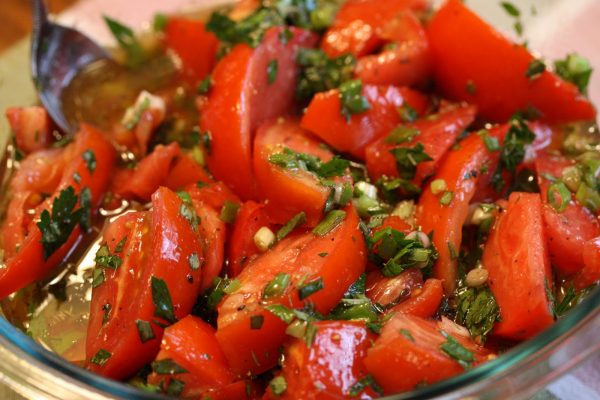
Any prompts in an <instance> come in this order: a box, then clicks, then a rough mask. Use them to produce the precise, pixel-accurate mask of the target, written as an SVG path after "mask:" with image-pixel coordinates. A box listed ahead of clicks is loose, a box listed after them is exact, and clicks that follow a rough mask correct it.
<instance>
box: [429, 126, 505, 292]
mask: <svg viewBox="0 0 600 400" xmlns="http://www.w3.org/2000/svg"><path fill="white" fill-rule="evenodd" d="M507 129H508V128H507V127H506V126H501V127H497V128H494V129H492V130H491V131H490V132H489V135H490V137H495V138H497V139H498V141H499V142H500V143H502V141H503V140H504V136H505V135H506V132H507ZM490 157H491V155H490V152H489V151H488V150H487V148H486V146H485V143H484V141H483V139H482V137H481V136H479V135H477V134H472V135H471V136H469V137H467V138H466V139H463V140H462V141H460V142H459V148H457V149H456V150H451V151H449V152H448V154H447V155H446V158H445V159H444V161H443V162H442V163H440V165H439V168H438V170H437V172H436V174H435V175H434V177H433V178H432V179H443V180H444V181H445V182H446V186H447V189H446V190H447V191H449V192H452V193H453V194H452V200H451V202H450V204H448V205H445V204H442V203H440V199H441V197H442V196H443V194H442V193H440V194H437V195H435V194H433V192H432V190H431V186H430V185H426V186H425V188H424V189H423V194H422V195H421V198H420V199H419V205H418V208H417V221H418V225H420V226H421V228H422V229H423V232H426V233H428V234H429V232H433V243H434V245H435V247H436V249H437V250H438V253H439V258H438V260H437V261H436V263H435V265H434V267H433V273H434V276H435V277H436V278H437V279H440V280H441V281H442V283H443V285H444V290H445V292H446V294H449V293H453V292H454V289H455V288H456V277H457V269H456V268H457V260H456V257H453V256H452V252H456V254H458V251H459V250H460V245H461V241H462V226H463V225H464V223H465V221H466V219H467V216H468V213H469V203H470V202H471V199H472V198H473V196H474V194H475V189H476V188H477V182H478V179H479V175H480V170H481V168H482V167H484V166H485V164H486V162H487V161H488V160H490ZM466 177H468V178H466Z"/></svg>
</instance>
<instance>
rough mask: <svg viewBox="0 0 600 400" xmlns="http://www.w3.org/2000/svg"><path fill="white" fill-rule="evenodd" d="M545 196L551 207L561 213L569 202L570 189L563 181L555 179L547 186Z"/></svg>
mask: <svg viewBox="0 0 600 400" xmlns="http://www.w3.org/2000/svg"><path fill="white" fill-rule="evenodd" d="M582 186H583V185H582ZM578 193H579V191H578ZM547 198H548V203H549V204H550V205H551V206H552V208H554V210H556V211H557V212H559V213H561V212H563V211H565V210H566V208H567V207H568V206H569V203H570V202H571V191H570V190H569V188H568V187H567V186H566V185H565V184H564V183H563V182H561V181H557V182H555V183H553V184H552V185H550V187H549V188H548V195H547Z"/></svg>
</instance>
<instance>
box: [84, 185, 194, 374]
mask: <svg viewBox="0 0 600 400" xmlns="http://www.w3.org/2000/svg"><path fill="white" fill-rule="evenodd" d="M191 213H192V211H190V209H189V206H186V205H184V203H183V202H182V200H181V199H180V198H179V197H178V196H177V195H176V194H175V193H173V192H171V191H170V190H169V189H166V188H160V189H159V190H158V191H156V193H154V194H153V195H152V211H149V212H137V213H129V214H125V215H124V216H122V217H120V218H119V219H117V220H115V222H113V224H112V225H110V226H109V228H108V229H107V231H106V233H105V235H104V241H105V242H106V245H107V246H108V251H109V252H110V253H111V254H112V255H114V256H116V257H119V259H120V260H121V261H120V263H119V264H120V265H118V266H117V268H114V269H112V268H107V267H102V266H101V265H97V266H96V268H97V269H98V270H99V271H100V274H99V275H101V276H102V277H103V278H102V279H99V280H100V281H102V280H103V282H101V283H100V284H97V285H96V287H95V288H94V289H93V291H92V302H91V306H90V323H89V325H88V334H87V343H86V353H87V355H86V367H87V368H88V369H90V370H92V371H94V372H96V373H99V374H101V375H104V376H107V377H111V378H115V379H125V378H128V377H130V376H132V375H133V374H135V373H136V372H137V371H138V370H139V369H140V368H142V367H143V366H144V365H145V364H147V363H149V362H150V361H152V360H153V359H154V358H155V357H156V354H157V353H158V351H159V348H160V343H161V338H162V334H163V327H164V326H165V324H166V325H169V324H171V323H174V322H175V321H176V320H178V319H181V318H183V317H185V316H186V315H188V314H189V313H190V311H191V310H192V306H193V305H194V302H195V301H196V297H197V295H198V293H199V288H200V284H201V283H202V280H201V278H202V272H203V270H202V263H203V260H204V253H203V249H202V244H201V243H200V238H199V236H198V234H197V232H196V229H197V228H195V223H194V222H193V221H192V220H191V218H190V215H191ZM191 221H192V222H191ZM113 225H114V226H113ZM123 238H125V239H123ZM122 240H124V242H123V244H122V245H120V246H119V243H121V241H122ZM118 247H121V248H120V249H119V248H118ZM118 250H120V251H118ZM97 263H98V261H97ZM132 299H135V301H132ZM140 325H141V326H143V327H144V328H145V329H142V328H140ZM144 331H145V332H144ZM102 355H103V356H102Z"/></svg>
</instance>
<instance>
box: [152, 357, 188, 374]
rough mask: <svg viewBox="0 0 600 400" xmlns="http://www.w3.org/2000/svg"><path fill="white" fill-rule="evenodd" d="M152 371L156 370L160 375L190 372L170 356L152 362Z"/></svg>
mask: <svg viewBox="0 0 600 400" xmlns="http://www.w3.org/2000/svg"><path fill="white" fill-rule="evenodd" d="M152 371H154V372H156V373H157V374H158V375H175V374H185V373H187V372H188V370H187V369H185V368H183V367H182V366H181V365H179V364H177V363H176V362H175V361H173V360H172V359H170V358H165V359H163V360H157V361H154V362H152Z"/></svg>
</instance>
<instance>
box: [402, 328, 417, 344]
mask: <svg viewBox="0 0 600 400" xmlns="http://www.w3.org/2000/svg"><path fill="white" fill-rule="evenodd" d="M400 334H401V335H402V336H404V337H405V338H407V339H408V340H410V341H411V342H413V343H414V342H415V338H414V337H413V335H412V333H410V331H409V330H408V329H400Z"/></svg>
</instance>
